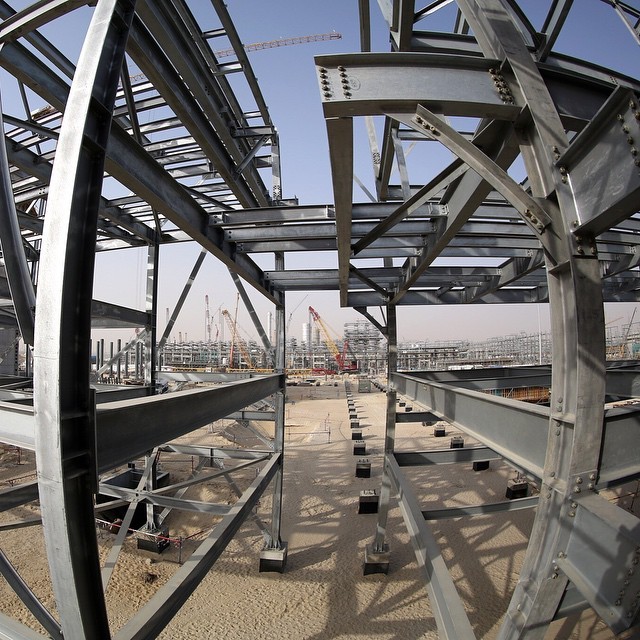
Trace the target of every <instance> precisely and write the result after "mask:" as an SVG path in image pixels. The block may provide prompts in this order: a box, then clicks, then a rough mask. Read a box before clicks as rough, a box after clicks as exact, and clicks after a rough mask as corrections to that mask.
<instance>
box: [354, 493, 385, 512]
mask: <svg viewBox="0 0 640 640" xmlns="http://www.w3.org/2000/svg"><path fill="white" fill-rule="evenodd" d="M379 504H380V494H379V493H378V492H377V491H376V490H375V489H365V490H364V491H361V492H360V500H359V502H358V513H378V505H379Z"/></svg>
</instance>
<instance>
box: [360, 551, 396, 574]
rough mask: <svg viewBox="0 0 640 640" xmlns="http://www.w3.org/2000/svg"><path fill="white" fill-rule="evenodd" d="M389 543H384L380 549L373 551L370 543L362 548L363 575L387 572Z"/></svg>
mask: <svg viewBox="0 0 640 640" xmlns="http://www.w3.org/2000/svg"><path fill="white" fill-rule="evenodd" d="M390 558H391V554H390V553H389V545H388V544H385V545H384V546H383V549H382V551H375V550H374V548H373V545H372V544H368V545H367V546H366V547H365V549H364V575H365V576H368V575H370V574H372V573H389V560H390Z"/></svg>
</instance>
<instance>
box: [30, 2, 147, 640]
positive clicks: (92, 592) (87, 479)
mask: <svg viewBox="0 0 640 640" xmlns="http://www.w3.org/2000/svg"><path fill="white" fill-rule="evenodd" d="M134 6H135V0H103V1H101V2H100V3H98V5H97V7H96V9H95V12H94V15H93V18H92V21H91V25H90V27H89V31H88V33H87V37H86V40H85V43H84V46H83V49H82V53H81V56H80V60H79V63H78V67H77V69H76V73H75V76H74V81H73V84H72V87H71V91H70V93H69V99H68V102H67V105H66V110H65V116H64V120H63V124H62V130H61V132H60V140H59V144H58V150H57V158H59V161H58V162H56V163H55V164H54V168H53V173H52V177H51V187H50V191H49V210H48V212H47V217H46V220H45V226H44V234H43V236H44V239H45V241H44V242H43V250H42V255H41V265H40V266H41V268H40V274H41V278H40V282H39V293H38V304H39V305H40V306H41V309H46V311H47V312H46V313H40V314H38V315H37V316H36V333H35V355H34V362H35V363H36V364H35V366H34V372H35V375H34V407H35V415H36V460H37V468H38V478H39V488H40V501H41V507H42V516H43V522H44V533H45V541H46V545H47V552H48V558H49V563H50V567H51V575H52V581H53V589H54V593H55V597H56V603H57V607H58V612H59V614H60V619H61V623H62V629H63V633H64V635H65V637H68V638H92V639H99V638H109V637H110V633H109V624H108V620H107V612H106V606H105V602H104V594H103V592H102V584H101V580H100V566H99V559H98V548H97V541H96V537H95V523H94V515H93V499H94V493H95V489H96V473H97V471H96V455H95V418H94V410H95V409H94V406H95V404H94V402H95V401H94V398H93V395H92V393H91V391H90V387H89V370H88V367H87V362H89V357H90V355H91V354H90V335H91V333H90V327H91V298H92V295H91V294H92V288H93V271H94V247H95V241H96V229H97V218H98V209H99V206H100V191H101V187H102V181H103V172H104V163H105V157H106V148H107V141H108V138H109V130H110V126H111V113H112V111H113V105H114V102H115V97H116V91H117V87H118V80H119V71H120V68H121V67H122V59H123V57H124V51H125V43H126V40H127V35H128V31H129V28H130V25H131V20H132V18H133V13H134Z"/></svg>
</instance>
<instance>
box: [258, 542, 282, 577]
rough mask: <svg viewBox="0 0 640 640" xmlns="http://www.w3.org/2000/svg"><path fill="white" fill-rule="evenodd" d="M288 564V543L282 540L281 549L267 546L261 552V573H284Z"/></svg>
mask: <svg viewBox="0 0 640 640" xmlns="http://www.w3.org/2000/svg"><path fill="white" fill-rule="evenodd" d="M286 564H287V543H286V542H282V543H281V547H280V548H279V549H269V548H265V549H263V550H262V551H261V552H260V573H264V572H267V571H277V572H278V573H283V572H284V568H285V565H286Z"/></svg>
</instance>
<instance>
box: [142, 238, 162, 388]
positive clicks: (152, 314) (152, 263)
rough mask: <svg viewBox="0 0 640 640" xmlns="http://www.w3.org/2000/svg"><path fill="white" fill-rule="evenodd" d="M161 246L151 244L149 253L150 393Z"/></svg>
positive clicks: (147, 353)
mask: <svg viewBox="0 0 640 640" xmlns="http://www.w3.org/2000/svg"><path fill="white" fill-rule="evenodd" d="M159 256H160V247H159V246H158V245H157V244H152V245H149V249H148V253H147V296H146V312H147V314H148V317H149V324H148V325H147V326H146V327H145V329H146V332H145V336H144V351H145V361H144V384H145V385H146V386H148V387H149V388H150V392H149V394H150V395H153V394H154V393H155V392H156V324H157V322H156V321H157V316H158V259H159Z"/></svg>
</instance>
